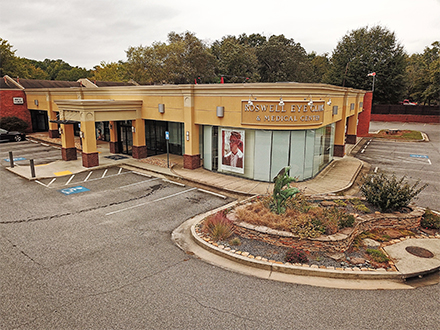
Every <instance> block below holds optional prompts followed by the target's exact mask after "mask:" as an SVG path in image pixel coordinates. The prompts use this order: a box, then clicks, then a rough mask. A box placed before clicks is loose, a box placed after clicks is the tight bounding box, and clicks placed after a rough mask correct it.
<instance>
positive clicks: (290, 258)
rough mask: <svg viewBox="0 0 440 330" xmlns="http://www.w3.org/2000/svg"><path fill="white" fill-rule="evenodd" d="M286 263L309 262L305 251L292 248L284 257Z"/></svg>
mask: <svg viewBox="0 0 440 330" xmlns="http://www.w3.org/2000/svg"><path fill="white" fill-rule="evenodd" d="M284 261H285V262H290V263H291V264H295V263H300V264H305V263H307V262H308V261H309V258H307V255H306V253H305V252H304V251H303V250H300V249H297V248H294V247H293V248H290V249H289V250H287V252H286V255H285V257H284Z"/></svg>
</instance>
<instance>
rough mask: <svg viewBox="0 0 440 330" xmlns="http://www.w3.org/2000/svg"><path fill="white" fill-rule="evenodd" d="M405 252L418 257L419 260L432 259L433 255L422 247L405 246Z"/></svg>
mask: <svg viewBox="0 0 440 330" xmlns="http://www.w3.org/2000/svg"><path fill="white" fill-rule="evenodd" d="M405 250H406V251H407V252H408V253H411V254H412V255H415V256H416V257H420V258H432V257H434V254H433V253H432V252H431V251H429V250H427V249H424V248H422V247H419V246H407V247H406V248H405Z"/></svg>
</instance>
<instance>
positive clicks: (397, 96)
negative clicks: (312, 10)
mask: <svg viewBox="0 0 440 330" xmlns="http://www.w3.org/2000/svg"><path fill="white" fill-rule="evenodd" d="M0 41H1V65H0V70H1V75H2V76H3V75H5V74H8V75H9V76H11V77H16V76H20V77H22V78H29V79H50V80H71V81H75V80H78V79H79V78H89V79H91V80H99V81H121V82H122V81H129V80H134V81H136V82H138V83H140V84H194V83H205V84H207V83H211V84H212V83H220V82H225V83H246V82H287V81H294V82H300V83H326V84H332V85H337V86H345V87H353V88H358V89H364V90H371V88H372V79H373V78H372V77H368V76H367V75H368V74H370V73H373V72H375V73H376V76H375V87H374V102H375V103H397V102H399V101H402V100H403V99H410V100H411V101H415V102H418V103H423V104H439V103H440V42H439V41H435V42H433V43H432V44H431V45H430V46H427V47H426V48H425V50H424V52H423V53H420V54H418V53H415V54H412V55H408V54H407V53H406V52H405V50H404V48H403V46H402V45H401V44H400V43H399V42H398V41H397V38H396V36H395V34H394V32H391V31H389V30H388V29H386V28H384V27H381V26H373V27H371V28H370V27H363V28H359V29H356V30H352V31H350V32H349V33H347V34H346V35H345V36H344V37H343V38H342V39H341V40H340V41H339V42H338V44H337V46H336V47H335V49H334V50H333V51H332V54H331V55H329V54H322V55H318V54H317V53H316V52H311V53H307V52H306V50H305V49H304V48H303V47H302V46H301V44H300V43H297V42H295V41H294V39H289V38H287V37H285V36H284V35H272V36H270V37H266V36H263V35H261V34H251V35H246V34H241V35H239V36H225V37H223V38H221V40H216V41H214V42H213V43H211V44H207V43H206V42H204V41H202V40H200V39H199V38H197V37H196V35H195V34H194V33H192V32H184V33H180V34H178V33H175V32H171V33H169V34H168V39H167V41H166V42H154V43H152V44H151V45H150V46H142V45H141V46H135V47H129V48H128V49H127V50H126V56H127V59H126V60H125V61H122V60H121V61H119V62H111V63H106V62H101V63H100V64H99V65H96V66H95V67H94V68H93V69H92V70H86V69H84V68H80V67H72V66H70V65H69V64H68V63H66V62H64V61H62V60H60V59H58V60H49V59H45V60H44V61H35V60H30V59H26V58H20V57H16V56H15V51H14V50H13V49H12V46H11V45H10V44H9V43H8V41H7V40H3V39H1V38H0Z"/></svg>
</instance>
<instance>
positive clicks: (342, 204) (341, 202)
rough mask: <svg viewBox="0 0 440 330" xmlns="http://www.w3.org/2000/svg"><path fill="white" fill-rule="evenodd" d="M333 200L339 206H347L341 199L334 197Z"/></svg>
mask: <svg viewBox="0 0 440 330" xmlns="http://www.w3.org/2000/svg"><path fill="white" fill-rule="evenodd" d="M334 202H335V203H336V205H338V206H341V207H345V206H347V203H345V202H344V201H343V200H340V199H335V200H334Z"/></svg>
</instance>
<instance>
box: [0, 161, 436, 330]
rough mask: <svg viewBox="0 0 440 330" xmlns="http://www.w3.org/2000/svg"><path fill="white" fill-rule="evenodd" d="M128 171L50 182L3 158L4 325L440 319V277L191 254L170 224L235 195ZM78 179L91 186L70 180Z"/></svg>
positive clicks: (296, 324)
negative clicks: (232, 264) (299, 276)
mask: <svg viewBox="0 0 440 330" xmlns="http://www.w3.org/2000/svg"><path fill="white" fill-rule="evenodd" d="M118 173H119V170H118V169H113V170H112V172H111V175H110V173H106V175H104V176H103V174H104V173H103V172H100V173H92V174H91V176H90V177H89V179H87V180H85V178H86V177H84V176H82V177H79V176H78V177H74V178H72V179H71V181H70V182H69V183H68V180H70V178H71V176H66V177H63V178H58V179H57V181H55V182H52V183H51V184H49V181H44V182H43V181H42V182H41V183H37V182H29V181H27V180H24V179H22V178H19V177H17V176H15V175H14V174H12V173H10V172H8V171H6V170H5V169H4V168H2V167H0V182H1V185H0V196H1V199H0V210H1V213H0V215H1V217H0V328H1V329H45V330H46V329H230V328H233V329H353V328H361V329H396V328H399V329H435V328H437V327H438V324H439V322H440V317H439V315H438V313H437V312H436V311H437V310H438V306H439V303H440V298H439V297H440V286H439V285H438V284H435V285H433V286H427V287H420V288H417V289H415V290H404V291H362V290H361V291H352V290H337V289H326V288H319V287H309V286H302V285H295V284H286V283H282V282H274V281H267V280H263V279H259V278H255V277H252V276H246V275H242V274H238V273H234V272H230V271H228V270H224V269H221V268H218V267H215V266H213V265H210V264H208V263H206V262H204V261H202V260H199V259H197V258H196V257H195V256H192V255H187V254H185V253H184V252H183V251H181V250H180V249H179V248H177V247H176V245H174V244H173V242H172V240H171V232H172V231H173V230H174V229H175V228H176V227H177V226H178V225H180V224H181V223H182V222H183V221H185V220H186V219H188V218H190V217H192V216H194V215H195V214H199V213H202V212H206V211H207V210H211V209H213V208H216V207H218V206H220V205H224V204H225V203H228V202H229V201H230V200H229V199H223V198H220V197H216V196H212V195H209V194H206V193H203V192H200V191H197V190H196V189H193V187H189V186H185V187H182V186H178V185H174V184H171V183H168V182H165V181H162V180H159V179H157V178H154V177H145V176H142V175H138V174H135V173H132V172H124V171H121V172H120V173H119V174H118ZM95 174H96V176H94V175H95ZM92 178H94V179H93V180H92ZM75 180H77V181H75ZM84 180H85V181H84ZM76 186H83V187H84V188H86V189H88V190H81V191H78V192H76V193H71V194H64V193H63V192H62V191H61V190H63V189H64V188H72V187H76Z"/></svg>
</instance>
